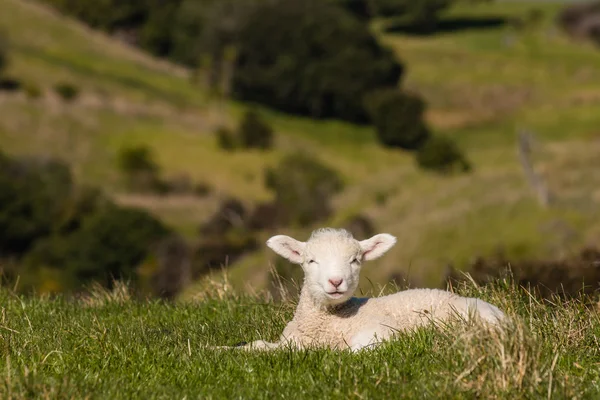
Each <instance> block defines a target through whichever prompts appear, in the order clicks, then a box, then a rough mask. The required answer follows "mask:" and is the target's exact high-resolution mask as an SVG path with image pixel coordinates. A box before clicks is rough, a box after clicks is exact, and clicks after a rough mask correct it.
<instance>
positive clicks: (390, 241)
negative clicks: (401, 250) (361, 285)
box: [359, 233, 396, 261]
mask: <svg viewBox="0 0 600 400" xmlns="http://www.w3.org/2000/svg"><path fill="white" fill-rule="evenodd" d="M359 243H360V247H361V248H362V251H363V258H364V259H365V260H366V261H369V260H374V259H376V258H379V257H381V256H382V255H384V254H385V252H386V251H388V250H389V249H391V248H392V246H394V245H395V244H396V238H395V237H394V236H392V235H389V234H387V233H380V234H378V235H375V236H373V237H372V238H370V239H366V240H362V241H360V242H359Z"/></svg>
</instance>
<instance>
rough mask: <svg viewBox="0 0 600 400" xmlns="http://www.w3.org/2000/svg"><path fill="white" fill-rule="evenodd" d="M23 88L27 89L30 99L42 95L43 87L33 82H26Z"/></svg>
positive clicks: (26, 92)
mask: <svg viewBox="0 0 600 400" xmlns="http://www.w3.org/2000/svg"><path fill="white" fill-rule="evenodd" d="M23 90H25V94H26V95H27V97H29V98H30V99H38V98H40V97H41V96H42V89H40V87H39V86H38V85H36V84H33V83H26V84H25V86H24V87H23Z"/></svg>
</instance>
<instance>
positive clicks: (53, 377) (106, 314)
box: [0, 281, 600, 399]
mask: <svg viewBox="0 0 600 400" xmlns="http://www.w3.org/2000/svg"><path fill="white" fill-rule="evenodd" d="M213 284H214V286H213V287H212V289H210V290H207V291H206V292H205V293H204V296H203V297H202V298H201V299H197V300H196V301H194V302H186V303H174V304H173V303H171V304H170V303H164V302H161V301H144V300H139V299H138V300H136V299H133V298H131V297H130V295H129V293H128V291H127V288H126V287H124V286H122V285H119V286H117V289H115V291H114V292H107V291H104V290H94V291H92V294H91V295H90V296H89V297H86V298H83V299H79V300H77V299H72V298H64V297H57V298H52V299H50V298H41V297H27V298H24V297H19V296H17V295H15V294H13V293H11V292H10V291H9V290H6V289H4V290H2V291H0V303H1V304H2V315H1V318H0V349H1V350H0V351H1V357H0V394H1V397H2V398H4V399H17V398H41V399H45V398H47V399H50V398H52V399H67V398H69V399H71V398H89V399H138V398H139V399H163V398H164V399H167V398H168V399H174V398H177V399H183V398H207V399H208V398H210V399H213V398H214V399H221V398H228V399H230V398H253V399H263V398H264V399H271V398H295V399H315V398H320V399H325V398H327V399H329V398H336V399H337V398H339V399H347V398H356V399H361V398H362V399H364V398H369V399H379V398H381V399H387V398H390V397H393V398H433V399H440V398H443V399H446V398H448V399H449V398H451V399H470V398H498V399H514V398H528V399H537V398H540V399H541V398H544V399H545V398H553V399H573V398H578V399H595V398H598V396H600V389H599V388H600V342H599V340H600V314H599V310H598V309H597V308H596V306H595V305H592V306H589V305H588V306H586V305H585V304H584V302H583V299H574V300H570V301H559V300H557V299H555V301H554V302H541V301H539V300H537V299H536V298H535V297H533V296H531V295H529V292H527V291H526V290H524V289H517V288H516V287H514V286H513V285H512V284H511V283H508V281H499V282H498V283H497V284H495V285H494V286H493V287H487V288H476V287H473V286H470V285H468V286H467V285H464V286H461V287H460V288H459V290H458V291H459V293H462V294H465V295H473V296H479V297H481V298H484V299H486V300H488V301H492V302H493V303H495V304H498V305H499V306H500V307H501V308H502V309H504V310H506V312H507V313H508V315H509V316H511V317H512V318H513V319H514V321H515V323H514V324H512V325H510V326H508V327H507V328H506V331H505V332H504V333H498V332H496V331H490V330H486V329H484V328H482V327H479V326H460V327H458V326H450V327H448V328H447V329H444V328H439V329H435V328H433V327H425V328H422V329H419V330H417V331H415V332H413V333H407V334H403V335H400V336H399V337H398V338H397V339H396V340H394V341H391V342H389V343H387V344H385V345H383V346H381V347H379V348H378V349H376V350H373V351H370V352H365V353H359V354H351V353H349V352H346V351H340V352H336V351H330V350H303V351H298V352H293V351H290V350H281V351H278V352H275V353H266V354H260V353H258V354H253V353H245V352H238V351H215V350H210V349H206V348H204V347H205V346H206V345H233V344H234V343H237V342H239V341H250V340H254V339H259V338H261V339H265V340H276V339H277V337H278V336H279V334H280V333H281V331H282V329H283V327H284V326H285V324H286V322H287V321H289V319H290V318H291V316H292V314H293V307H294V303H293V301H287V302H284V303H274V302H272V301H269V300H268V299H267V298H266V297H264V296H258V295H257V296H250V295H234V294H232V292H231V291H230V290H231V288H230V287H229V288H227V286H226V285H222V284H217V283H216V282H213ZM226 289H229V290H226Z"/></svg>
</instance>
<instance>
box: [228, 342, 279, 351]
mask: <svg viewBox="0 0 600 400" xmlns="http://www.w3.org/2000/svg"><path fill="white" fill-rule="evenodd" d="M279 347H281V342H275V343H270V342H265V341H264V340H256V341H254V342H251V343H244V344H241V345H239V346H235V347H234V348H237V349H241V350H263V351H268V350H275V349H278V348H279Z"/></svg>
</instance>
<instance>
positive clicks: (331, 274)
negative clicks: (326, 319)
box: [302, 235, 363, 305]
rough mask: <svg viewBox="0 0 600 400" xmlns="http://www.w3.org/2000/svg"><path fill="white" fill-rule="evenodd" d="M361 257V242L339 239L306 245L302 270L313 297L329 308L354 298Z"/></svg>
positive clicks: (318, 241) (319, 240) (332, 237)
mask: <svg viewBox="0 0 600 400" xmlns="http://www.w3.org/2000/svg"><path fill="white" fill-rule="evenodd" d="M362 253H363V251H362V249H361V247H360V243H359V242H358V240H355V239H351V238H346V237H340V236H339V235H336V236H333V235H332V236H331V237H319V238H315V239H311V240H309V241H308V242H306V246H305V248H304V253H303V262H302V269H303V270H304V277H305V279H304V284H305V285H306V289H307V290H309V291H310V293H311V295H312V297H313V298H314V299H319V300H320V301H321V302H322V303H323V304H326V305H334V304H340V303H343V302H344V301H346V300H348V299H349V298H350V297H352V295H353V294H354V291H355V290H356V288H357V286H358V281H359V276H360V263H361V261H362Z"/></svg>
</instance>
